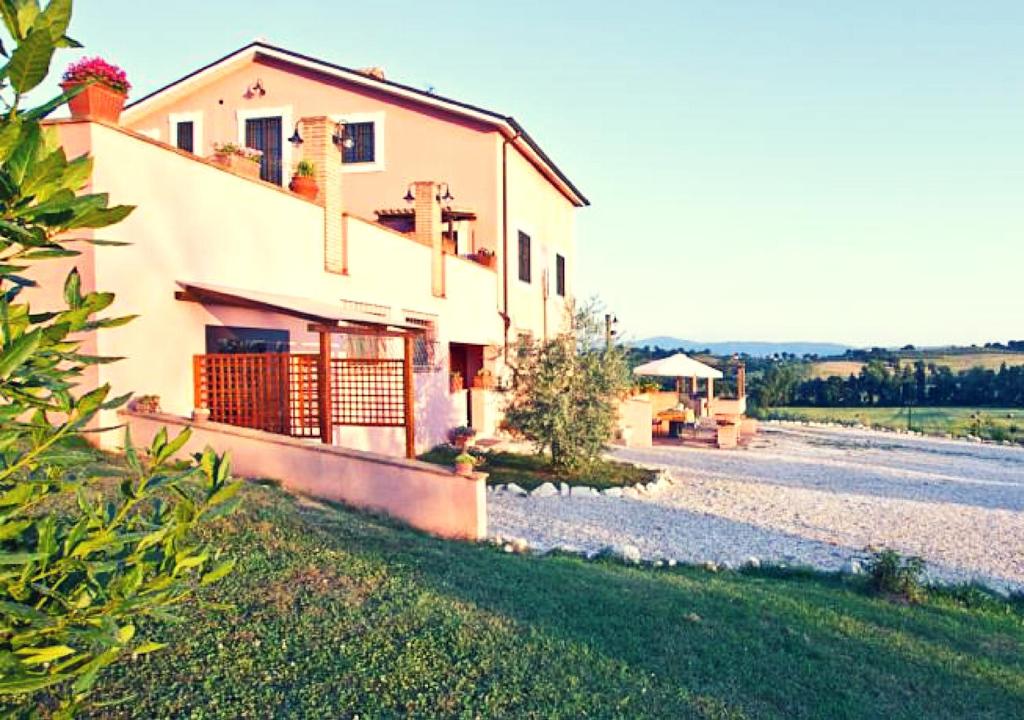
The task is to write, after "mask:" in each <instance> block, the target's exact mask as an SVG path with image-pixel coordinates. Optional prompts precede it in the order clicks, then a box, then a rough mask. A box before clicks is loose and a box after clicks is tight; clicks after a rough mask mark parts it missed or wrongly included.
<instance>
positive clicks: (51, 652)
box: [14, 645, 75, 665]
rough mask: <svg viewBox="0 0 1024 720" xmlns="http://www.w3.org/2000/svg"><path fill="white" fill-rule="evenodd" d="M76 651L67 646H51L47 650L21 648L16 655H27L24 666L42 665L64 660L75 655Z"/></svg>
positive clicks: (16, 651) (23, 661)
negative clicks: (63, 658)
mask: <svg viewBox="0 0 1024 720" xmlns="http://www.w3.org/2000/svg"><path fill="white" fill-rule="evenodd" d="M74 653H75V649H74V648H71V647H68V646H67V645H51V646H50V647H45V648H32V647H28V648H21V649H20V650H15V651H14V654H15V655H27V656H28V657H25V658H24V659H22V661H21V662H22V664H23V665H42V664H43V663H48V662H53V661H54V660H56V659H57V658H62V657H64V656H66V655H73V654H74Z"/></svg>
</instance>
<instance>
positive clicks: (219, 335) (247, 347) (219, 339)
mask: <svg viewBox="0 0 1024 720" xmlns="http://www.w3.org/2000/svg"><path fill="white" fill-rule="evenodd" d="M289 346H290V342H289V336H288V331H287V330H270V329H268V328H248V327H231V326H229V325H207V326H206V352H207V353H208V354H219V353H231V354H235V353H285V352H288V349H289Z"/></svg>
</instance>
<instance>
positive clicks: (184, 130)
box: [176, 120, 196, 152]
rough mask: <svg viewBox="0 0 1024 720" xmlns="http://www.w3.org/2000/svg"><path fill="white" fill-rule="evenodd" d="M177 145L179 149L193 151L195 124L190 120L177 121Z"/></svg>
mask: <svg viewBox="0 0 1024 720" xmlns="http://www.w3.org/2000/svg"><path fill="white" fill-rule="evenodd" d="M177 131H178V132H177V134H178V137H177V143H176V144H177V146H178V148H179V149H181V150H186V151H188V152H195V151H196V149H195V125H194V124H193V123H192V121H191V120H189V121H187V122H180V123H178V127H177Z"/></svg>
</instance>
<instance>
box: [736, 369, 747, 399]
mask: <svg viewBox="0 0 1024 720" xmlns="http://www.w3.org/2000/svg"><path fill="white" fill-rule="evenodd" d="M746 396H747V366H746V365H745V364H744V363H742V362H741V363H740V364H739V366H738V367H737V368H736V397H737V398H741V399H742V398H745V397H746Z"/></svg>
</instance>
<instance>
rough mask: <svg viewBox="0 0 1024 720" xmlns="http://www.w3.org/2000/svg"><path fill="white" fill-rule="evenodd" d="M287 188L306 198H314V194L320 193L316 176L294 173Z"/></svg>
mask: <svg viewBox="0 0 1024 720" xmlns="http://www.w3.org/2000/svg"><path fill="white" fill-rule="evenodd" d="M288 188H289V189H290V190H291V191H292V192H293V193H295V194H296V195H298V196H300V197H304V198H306V199H307V200H316V196H317V195H318V194H319V193H320V186H319V185H317V184H316V178H313V177H304V176H301V175H294V176H293V177H292V181H291V183H290V184H289V185H288Z"/></svg>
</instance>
